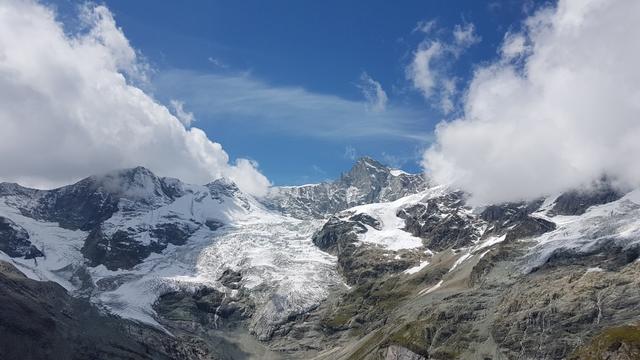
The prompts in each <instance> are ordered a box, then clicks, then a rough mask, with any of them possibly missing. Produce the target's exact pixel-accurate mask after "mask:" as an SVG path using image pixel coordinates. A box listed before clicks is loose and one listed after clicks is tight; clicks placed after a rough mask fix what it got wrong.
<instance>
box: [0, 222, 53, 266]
mask: <svg viewBox="0 0 640 360" xmlns="http://www.w3.org/2000/svg"><path fill="white" fill-rule="evenodd" d="M0 251H2V252H4V253H5V254H7V255H9V256H11V257H24V258H25V259H33V258H36V257H42V256H44V254H43V253H42V251H40V250H39V249H38V248H37V247H35V246H34V245H33V244H31V241H29V233H27V231H26V230H25V229H24V228H23V227H21V226H20V225H18V224H16V223H14V222H13V221H12V220H11V219H8V218H6V217H2V216H0Z"/></svg>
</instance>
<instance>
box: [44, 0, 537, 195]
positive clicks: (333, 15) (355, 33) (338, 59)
mask: <svg viewBox="0 0 640 360" xmlns="http://www.w3.org/2000/svg"><path fill="white" fill-rule="evenodd" d="M49 3H51V4H52V5H54V6H55V7H57V8H58V11H59V14H60V19H61V21H63V22H65V25H66V26H72V24H73V18H74V16H75V15H76V11H77V9H76V8H75V6H76V5H75V4H76V3H75V2H71V1H65V0H55V1H50V2H49ZM104 4H105V5H106V6H107V7H108V8H109V9H110V10H111V12H112V13H113V14H114V16H115V19H116V22H117V24H118V25H119V26H120V27H121V28H122V30H123V32H124V34H125V35H126V37H127V38H128V39H129V41H130V42H131V44H132V46H133V47H134V48H135V49H137V50H138V51H139V52H140V53H141V54H142V55H143V56H144V58H145V59H146V61H147V62H148V63H149V64H150V66H151V68H152V69H153V72H152V76H151V78H150V83H149V84H146V85H145V86H146V88H147V89H148V91H149V92H151V93H152V94H153V96H154V97H155V98H156V99H158V100H159V101H161V102H162V103H164V104H167V105H168V106H170V104H171V100H177V101H180V102H182V103H183V108H184V110H185V111H187V112H191V113H193V115H194V118H195V122H194V123H193V124H192V125H193V126H196V127H198V128H201V129H203V130H204V131H205V132H206V133H207V135H208V136H209V138H211V139H212V140H214V141H216V142H219V143H221V144H222V145H223V146H224V149H225V150H226V151H227V152H228V153H229V155H230V156H231V157H232V158H236V157H245V158H250V159H253V160H256V161H257V162H258V163H259V164H260V170H261V171H262V172H263V173H264V174H265V175H266V176H267V177H268V178H269V179H270V180H271V181H272V182H273V183H274V184H277V185H281V184H301V183H308V182H317V181H322V180H325V179H332V178H336V177H337V176H339V174H340V172H342V171H344V170H346V169H348V168H349V166H350V164H351V163H352V162H353V158H354V157H357V156H362V155H369V156H372V157H374V158H377V159H379V160H381V161H383V162H385V163H387V164H389V165H392V166H398V167H401V168H403V169H405V170H408V171H413V172H417V171H420V165H419V161H420V157H421V155H422V153H423V151H424V149H425V148H426V147H428V145H429V143H430V141H431V139H432V132H433V129H434V126H435V125H436V124H437V123H438V122H439V121H441V120H443V119H445V120H446V119H451V118H453V117H455V115H456V114H457V113H459V111H460V110H459V108H456V110H454V111H452V112H450V113H447V114H445V113H443V112H442V110H441V109H440V108H439V107H438V106H435V104H434V102H432V101H429V100H427V99H425V97H424V96H423V94H422V93H421V92H420V91H418V90H417V89H415V88H414V87H413V86H412V83H411V81H410V80H409V79H408V78H407V75H406V73H407V67H408V66H409V64H410V63H411V61H412V58H413V56H414V54H415V51H416V49H418V48H419V46H420V44H421V43H424V42H426V41H433V40H434V39H438V40H440V41H442V42H443V43H446V42H451V41H453V40H452V39H453V38H452V32H453V31H454V29H455V28H456V26H462V27H464V26H468V25H469V24H472V25H473V27H474V33H475V37H476V40H477V41H475V42H474V43H473V44H471V45H470V46H468V47H467V48H465V49H464V51H461V53H460V54H457V55H455V56H453V55H450V56H449V58H445V59H443V60H442V63H441V64H440V65H439V71H442V72H443V73H446V74H447V77H448V78H455V79H456V84H457V92H456V96H454V97H459V96H460V94H463V91H464V85H465V82H466V81H467V80H468V79H469V78H470V76H471V74H472V72H473V69H474V66H477V65H481V64H483V63H486V62H489V61H491V60H494V59H495V58H496V56H497V55H496V51H497V48H498V47H499V45H500V44H501V42H502V40H503V38H504V35H505V33H506V32H508V31H514V30H517V29H518V28H519V26H520V21H521V20H522V19H523V18H524V17H525V16H526V15H527V14H530V13H531V11H532V9H533V8H534V7H535V6H534V4H533V3H532V2H531V1H510V0H504V1H495V2H486V1H472V0H467V1H446V2H445V1H402V2H401V3H399V2H392V1H358V2H355V1H293V0H292V1H191V2H189V3H188V4H189V6H185V5H184V3H178V2H169V1H160V2H158V1H125V0H116V1H105V2H104ZM399 4H401V5H402V6H399ZM429 21H434V22H433V24H434V25H433V26H432V28H431V30H430V31H429V32H424V31H420V30H419V24H426V23H428V22H429ZM364 74H366V75H364ZM363 76H364V77H363ZM365 78H369V79H372V80H373V81H375V82H376V83H378V84H380V86H381V89H382V90H383V91H384V93H385V94H386V97H387V99H388V100H387V101H386V103H385V106H384V109H378V108H376V107H375V105H374V104H372V103H368V102H367V99H366V96H365V95H364V94H363V90H362V88H363V86H364V85H363V84H364V82H366V81H365V80H363V79H365ZM455 105H456V106H458V105H459V104H458V102H456V103H455Z"/></svg>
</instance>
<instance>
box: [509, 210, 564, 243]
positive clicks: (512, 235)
mask: <svg viewBox="0 0 640 360" xmlns="http://www.w3.org/2000/svg"><path fill="white" fill-rule="evenodd" d="M555 229H556V224H555V223H553V222H551V221H548V220H545V219H540V218H534V217H531V216H527V217H525V218H524V219H522V220H521V221H520V222H518V223H517V224H515V225H513V227H512V228H511V229H509V230H508V231H507V235H506V237H505V241H514V240H518V239H524V238H528V237H533V236H538V235H542V234H544V233H546V232H549V231H553V230H555Z"/></svg>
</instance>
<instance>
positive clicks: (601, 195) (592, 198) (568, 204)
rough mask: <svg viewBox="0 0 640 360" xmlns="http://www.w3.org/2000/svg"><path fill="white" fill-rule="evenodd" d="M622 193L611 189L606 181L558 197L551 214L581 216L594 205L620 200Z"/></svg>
mask: <svg viewBox="0 0 640 360" xmlns="http://www.w3.org/2000/svg"><path fill="white" fill-rule="evenodd" d="M623 195H624V192H622V191H620V190H618V189H615V188H613V187H611V186H610V185H609V184H608V183H607V182H606V181H605V182H601V183H598V184H595V185H594V186H593V187H591V188H586V189H579V190H571V191H567V192H565V193H563V194H562V195H560V196H558V198H557V199H556V202H555V204H554V205H553V208H552V209H551V211H550V213H551V214H556V215H581V214H584V213H585V211H587V209H588V208H590V207H591V206H594V205H601V204H606V203H609V202H612V201H616V200H618V199H620V198H621V197H622V196H623Z"/></svg>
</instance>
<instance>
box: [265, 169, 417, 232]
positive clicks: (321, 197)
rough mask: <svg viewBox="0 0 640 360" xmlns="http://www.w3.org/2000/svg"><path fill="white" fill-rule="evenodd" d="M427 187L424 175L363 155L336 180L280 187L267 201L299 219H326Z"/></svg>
mask: <svg viewBox="0 0 640 360" xmlns="http://www.w3.org/2000/svg"><path fill="white" fill-rule="evenodd" d="M426 186H427V180H426V178H425V176H424V175H423V174H408V173H405V172H401V171H397V170H396V171H394V170H393V169H390V168H388V167H386V166H384V165H382V164H381V163H380V162H378V161H376V160H374V159H372V158H369V157H362V158H360V159H358V160H357V161H356V163H355V164H354V165H353V167H352V168H351V169H350V170H349V171H348V172H346V173H344V174H342V176H341V177H340V178H339V179H338V180H336V181H333V182H326V183H320V184H310V185H302V186H283V187H276V188H274V189H272V190H271V192H270V193H269V195H267V196H266V198H265V199H264V203H265V205H266V206H267V207H269V208H271V209H274V210H278V211H281V212H283V213H285V214H288V215H291V216H294V217H297V218H302V219H306V218H325V217H327V216H328V215H331V214H333V213H336V212H338V211H341V210H344V209H347V208H349V207H352V206H356V205H362V204H368V203H372V202H381V201H392V200H396V199H399V198H401V197H403V196H406V195H409V194H415V193H417V192H419V191H421V190H424V189H425V188H426Z"/></svg>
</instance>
